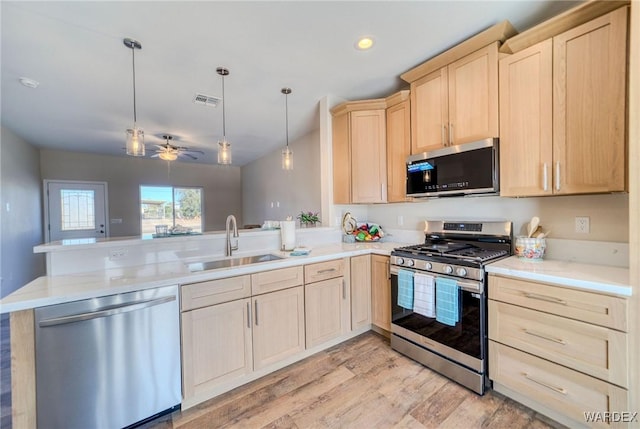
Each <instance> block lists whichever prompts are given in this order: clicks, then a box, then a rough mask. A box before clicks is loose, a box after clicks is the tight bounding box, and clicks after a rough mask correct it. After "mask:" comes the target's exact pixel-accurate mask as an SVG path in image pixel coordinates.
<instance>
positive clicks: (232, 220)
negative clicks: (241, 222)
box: [225, 215, 238, 256]
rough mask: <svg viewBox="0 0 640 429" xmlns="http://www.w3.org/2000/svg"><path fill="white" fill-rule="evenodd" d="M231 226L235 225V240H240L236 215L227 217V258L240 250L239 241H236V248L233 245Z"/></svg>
mask: <svg viewBox="0 0 640 429" xmlns="http://www.w3.org/2000/svg"><path fill="white" fill-rule="evenodd" d="M231 224H233V238H238V224H237V223H236V217H235V216H234V215H229V216H227V225H226V229H227V248H226V249H225V256H231V254H232V253H233V251H234V250H238V240H236V245H235V246H232V245H231V231H230V229H231V226H232V225H231Z"/></svg>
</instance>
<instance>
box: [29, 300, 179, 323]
mask: <svg viewBox="0 0 640 429" xmlns="http://www.w3.org/2000/svg"><path fill="white" fill-rule="evenodd" d="M175 300H176V297H175V296H174V295H170V296H165V297H162V298H155V299H144V300H140V301H132V302H127V303H124V304H119V305H116V306H113V307H110V308H108V309H105V310H98V311H90V312H88V313H78V314H72V315H69V316H62V317H55V318H52V319H45V320H41V321H40V322H38V325H39V326H40V327H41V328H46V327H50V326H58V325H66V324H68V323H75V322H84V321H87V320H92V319H98V318H100V317H109V316H115V315H116V314H121V313H128V312H130V311H136V310H142V309H144V308H149V307H153V306H156V305H160V304H165V303H167V302H171V301H175Z"/></svg>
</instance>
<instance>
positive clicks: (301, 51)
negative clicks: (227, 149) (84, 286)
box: [0, 0, 576, 166]
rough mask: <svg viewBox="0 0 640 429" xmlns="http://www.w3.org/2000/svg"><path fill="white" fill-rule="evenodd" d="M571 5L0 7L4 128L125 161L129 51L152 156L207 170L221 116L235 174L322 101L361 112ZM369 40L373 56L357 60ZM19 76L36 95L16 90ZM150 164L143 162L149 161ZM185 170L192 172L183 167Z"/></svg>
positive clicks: (311, 115)
mask: <svg viewBox="0 0 640 429" xmlns="http://www.w3.org/2000/svg"><path fill="white" fill-rule="evenodd" d="M574 5H576V2H575V1H569V2H567V1H529V0H513V1H480V0H479V1H391V2H381V1H373V2H372V1H357V2H343V1H315V2H314V1H261V2H244V1H231V2H219V1H199V2H187V1H171V2H158V1H153V2H152V1H142V2H131V1H128V2H122V1H107V2H82V1H68V2H23V1H16V2H12V1H2V2H0V7H1V14H2V16H1V19H2V23H1V24H2V27H1V28H2V30H1V31H2V63H1V66H2V70H1V71H2V87H1V91H2V92H1V102H2V126H4V127H7V128H9V129H11V130H12V131H13V132H14V133H16V134H17V135H19V136H21V137H22V138H24V139H25V140H27V141H28V142H30V143H32V144H34V145H35V146H38V147H43V148H44V147H46V148H53V149H64V150H71V151H79V152H93V153H102V154H111V155H122V156H125V155H124V151H123V146H124V141H125V130H126V129H127V128H131V126H132V125H133V107H132V105H133V90H132V68H131V50H130V49H129V48H127V47H125V46H124V45H123V43H122V39H123V38H125V37H131V38H134V39H137V40H139V41H140V43H141V44H142V50H140V51H136V93H137V116H138V126H139V127H140V128H142V129H143V130H144V131H145V135H146V143H147V147H150V146H151V145H153V144H156V143H158V144H159V143H162V142H163V141H162V138H161V136H162V135H163V134H171V135H174V136H175V138H176V139H177V144H181V145H185V146H190V147H191V148H193V149H198V150H202V151H204V152H205V155H204V156H201V157H200V158H199V159H198V161H195V162H206V163H215V159H216V141H217V140H218V139H219V138H220V137H221V135H222V109H221V107H220V106H219V107H217V108H211V107H205V106H200V105H196V104H194V103H193V102H192V99H193V96H194V95H195V93H204V94H207V95H213V96H221V77H220V76H219V75H218V74H216V71H215V70H216V68H217V67H218V66H224V67H227V68H228V69H229V70H230V75H229V76H228V77H226V78H225V95H226V98H227V99H226V103H225V106H226V131H227V133H226V134H227V138H228V140H229V141H230V142H231V143H232V148H233V161H234V162H233V164H234V165H239V166H241V165H245V164H246V163H248V162H251V161H253V160H255V159H257V158H260V157H261V156H263V155H265V154H266V153H268V152H271V151H273V150H275V149H277V148H280V147H282V146H283V145H284V142H285V111H284V102H285V100H284V97H285V96H284V95H283V94H282V93H281V92H280V90H281V88H283V87H285V86H288V87H291V88H292V90H293V92H292V93H291V94H290V95H289V140H290V141H293V140H295V139H297V138H299V137H302V136H304V135H305V134H307V133H309V132H310V131H312V130H314V129H316V128H317V127H318V102H319V100H320V99H322V98H323V97H324V96H326V95H333V96H337V97H341V98H344V99H350V100H355V99H364V98H375V97H382V96H386V95H389V94H391V93H393V92H395V91H396V90H398V89H400V88H403V87H406V86H407V85H406V83H404V82H402V81H401V80H400V78H399V75H400V74H401V73H403V72H405V71H406V70H408V69H410V68H412V67H414V66H416V65H418V64H420V63H421V62H423V61H424V60H426V59H428V58H430V57H432V56H434V55H436V54H438V53H440V52H442V51H444V50H446V49H448V48H449V47H451V46H453V45H455V44H457V43H459V42H461V41H463V40H465V39H466V38H468V37H469V36H472V35H474V34H476V33H478V32H480V31H482V30H484V29H486V28H488V27H490V26H491V25H493V24H495V23H497V22H500V21H502V20H504V19H508V20H509V21H511V23H512V24H513V25H514V26H515V27H516V28H517V29H518V30H520V31H522V30H523V29H526V28H528V27H530V26H532V25H534V24H536V23H538V22H540V21H543V20H544V19H546V18H548V17H550V16H553V15H556V14H558V13H560V12H561V11H563V10H566V9H568V8H570V7H572V6H574ZM362 35H371V36H373V38H374V39H375V41H376V44H375V46H374V48H373V49H371V50H370V51H366V52H362V51H357V50H356V49H355V48H354V43H355V41H356V39H357V38H358V37H360V36H362ZM22 76H25V77H29V78H32V79H35V80H37V81H39V82H40V86H39V87H38V88H37V89H30V88H27V87H24V86H22V85H21V84H20V83H19V80H18V79H19V78H20V77H22ZM149 155H150V151H147V156H149ZM189 162H194V161H189Z"/></svg>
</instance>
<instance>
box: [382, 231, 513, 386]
mask: <svg viewBox="0 0 640 429" xmlns="http://www.w3.org/2000/svg"><path fill="white" fill-rule="evenodd" d="M511 241H512V224H511V222H503V221H500V222H496V221H490V222H471V221H463V222H458V221H428V222H426V226H425V242H424V243H423V244H418V245H414V246H407V247H400V248H396V249H394V250H393V251H392V252H391V309H392V317H391V319H392V321H391V347H392V348H393V349H395V350H397V351H399V352H400V353H402V354H405V355H407V356H409V357H410V358H412V359H414V360H416V361H418V362H420V363H422V364H423V365H425V366H427V367H429V368H431V369H433V370H435V371H437V372H440V373H441V374H443V375H445V376H447V377H449V378H451V379H452V380H454V381H456V382H458V383H460V384H462V385H464V386H466V387H468V388H469V389H471V390H473V391H475V392H476V393H478V394H480V395H482V394H484V392H485V389H486V388H487V387H488V385H489V384H488V383H489V378H488V373H487V360H488V356H487V291H486V283H487V282H486V273H485V269H484V267H485V265H486V264H487V263H489V262H492V261H496V260H498V259H502V258H504V257H507V256H509V255H510V254H511Z"/></svg>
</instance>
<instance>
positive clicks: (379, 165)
mask: <svg viewBox="0 0 640 429" xmlns="http://www.w3.org/2000/svg"><path fill="white" fill-rule="evenodd" d="M385 109H386V102H385V100H384V99H377V100H364V101H353V102H347V103H342V104H340V105H338V106H336V107H335V108H333V109H332V110H331V113H332V115H333V199H334V203H335V204H349V203H381V202H386V201H387V159H386V153H387V152H386V114H385Z"/></svg>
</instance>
